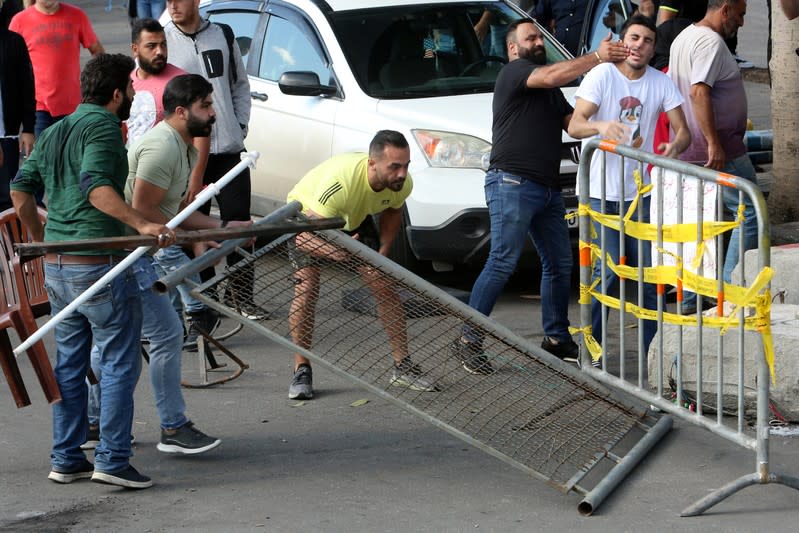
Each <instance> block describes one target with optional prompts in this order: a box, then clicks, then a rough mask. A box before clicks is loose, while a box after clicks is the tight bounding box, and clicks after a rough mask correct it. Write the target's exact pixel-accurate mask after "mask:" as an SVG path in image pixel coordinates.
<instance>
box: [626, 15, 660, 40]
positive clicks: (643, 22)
mask: <svg viewBox="0 0 799 533" xmlns="http://www.w3.org/2000/svg"><path fill="white" fill-rule="evenodd" d="M634 24H635V25H638V26H643V27H645V28H646V29H648V30H651V31H652V33H653V35H652V38H653V39H655V40H656V41H657V37H656V36H657V32H658V30H657V27H656V26H655V23H654V22H652V19H650V18H649V17H645V16H644V15H640V14H637V15H633V16H632V17H630V18H628V19H627V20H626V21H625V22H624V26H622V27H621V31H620V32H619V37H620V38H621V39H622V40H624V36H625V35H627V30H629V29H630V26H632V25H634Z"/></svg>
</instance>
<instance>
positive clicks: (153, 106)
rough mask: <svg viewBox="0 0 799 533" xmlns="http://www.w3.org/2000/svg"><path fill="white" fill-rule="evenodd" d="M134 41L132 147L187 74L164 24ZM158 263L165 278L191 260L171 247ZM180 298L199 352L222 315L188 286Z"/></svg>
mask: <svg viewBox="0 0 799 533" xmlns="http://www.w3.org/2000/svg"><path fill="white" fill-rule="evenodd" d="M132 37H133V38H132V44H131V49H132V50H133V57H134V58H136V60H137V61H138V64H139V67H138V68H137V69H136V70H134V71H133V72H131V74H130V77H131V79H132V80H133V88H134V89H136V97H135V98H134V99H133V107H132V108H131V110H130V118H129V119H128V122H127V125H128V146H129V147H130V146H133V145H134V143H135V142H136V140H137V139H138V138H139V137H141V136H142V135H143V134H144V133H146V132H148V131H150V129H152V128H153V126H155V125H156V124H158V123H159V122H160V121H161V120H162V119H163V118H164V105H163V97H164V87H166V84H167V83H168V82H169V80H171V79H172V78H174V77H175V76H178V75H180V74H185V73H186V72H185V71H183V70H181V69H179V68H178V67H176V66H175V65H172V64H171V63H168V62H167V57H168V56H167V43H166V35H165V34H164V28H163V27H162V26H161V23H160V22H158V21H157V20H154V19H151V18H145V19H138V20H137V21H136V22H135V23H134V25H133V35H132ZM194 138H195V139H197V140H198V141H195V142H198V147H199V146H201V145H202V144H203V143H205V144H207V142H208V135H196V136H194ZM194 251H195V255H199V254H201V253H203V252H204V251H205V245H204V244H201V243H197V245H196V246H195V247H194ZM155 261H156V270H157V271H159V274H162V275H163V274H166V273H167V272H171V271H173V270H176V269H178V268H180V267H181V266H183V265H184V264H186V262H188V261H189V258H188V256H187V255H186V254H185V253H184V252H183V249H182V248H181V247H179V246H169V247H168V248H163V249H161V250H158V252H157V253H156V254H155ZM192 281H195V282H197V283H199V282H200V278H199V276H194V277H193V278H192ZM177 294H178V295H179V297H174V298H173V300H172V301H173V304H174V305H175V309H177V310H178V313H180V312H181V310H182V311H185V312H186V317H187V327H186V331H187V333H186V339H185V342H184V348H185V349H187V350H189V351H196V350H197V335H198V334H199V331H200V330H202V331H204V332H206V333H208V334H211V333H213V332H214V330H216V328H217V327H218V326H219V322H220V318H219V313H217V312H216V311H214V310H212V309H210V308H208V306H206V305H205V304H204V303H202V302H201V301H199V300H198V299H197V298H194V297H193V296H192V295H191V291H190V289H189V288H188V287H187V286H186V285H184V284H180V285H178V287H177Z"/></svg>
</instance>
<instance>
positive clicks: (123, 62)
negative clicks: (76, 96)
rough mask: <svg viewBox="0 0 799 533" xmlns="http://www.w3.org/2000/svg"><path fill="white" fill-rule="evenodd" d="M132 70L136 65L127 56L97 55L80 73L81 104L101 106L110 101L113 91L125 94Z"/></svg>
mask: <svg viewBox="0 0 799 533" xmlns="http://www.w3.org/2000/svg"><path fill="white" fill-rule="evenodd" d="M134 68H136V63H134V62H133V59H131V58H130V57H129V56H126V55H123V54H97V55H96V56H94V57H93V58H91V59H90V60H89V62H88V63H86V66H85V67H83V71H82V72H81V73H80V96H81V102H83V103H86V104H97V105H101V106H102V105H106V104H107V103H108V102H110V101H111V99H112V98H113V97H114V91H115V90H117V89H119V90H120V91H122V92H123V93H125V91H127V89H128V82H130V73H131V72H132V71H133V69H134Z"/></svg>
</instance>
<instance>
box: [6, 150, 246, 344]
mask: <svg viewBox="0 0 799 533" xmlns="http://www.w3.org/2000/svg"><path fill="white" fill-rule="evenodd" d="M259 155H260V154H259V153H258V152H245V153H242V154H241V162H240V163H239V164H237V165H236V166H235V167H233V168H232V169H230V170H229V171H228V172H227V173H226V174H225V175H224V176H222V177H221V178H219V179H218V180H217V181H216V182H214V183H211V184H210V185H208V186H207V187H206V188H205V189H204V190H203V191H202V192H201V193H200V194H198V195H197V197H196V198H195V199H194V201H193V202H192V203H190V204H189V205H187V206H186V207H185V208H184V209H183V210H182V211H181V212H180V213H178V214H177V215H176V216H175V218H173V219H172V220H170V221H169V222H167V223H166V227H168V228H169V229H175V228H176V227H178V226H179V225H180V223H181V222H183V221H184V220H186V218H188V216H189V215H190V214H192V213H193V212H194V211H196V210H197V209H198V208H199V207H200V206H201V205H203V204H205V203H206V202H208V201H209V200H210V199H211V198H212V197H213V196H216V195H217V194H219V191H221V190H222V188H223V187H224V186H225V185H227V184H228V183H230V181H231V180H233V178H235V177H236V176H238V175H239V174H240V173H241V172H242V171H243V170H244V169H245V168H247V167H248V166H254V165H255V161H256V160H257V159H258V156H259ZM150 248H152V247H151V246H140V247H139V248H136V250H134V251H133V252H131V253H130V255H128V256H127V257H126V258H125V259H123V260H122V261H121V262H120V263H118V264H117V265H116V266H115V267H114V268H112V269H111V270H109V271H108V272H106V273H105V275H104V276H102V277H101V278H100V279H98V280H97V281H96V282H95V283H94V284H93V285H92V286H90V287H89V288H88V289H86V290H85V291H84V292H83V294H81V295H80V296H79V297H78V298H76V299H75V300H74V301H72V302H71V303H70V304H69V305H67V306H66V307H65V308H63V309H62V310H61V311H60V312H59V313H58V314H57V315H55V316H54V317H52V318H51V319H50V320H48V321H47V322H46V323H45V324H44V325H43V326H42V327H41V328H39V329H38V330H36V331H35V332H34V333H33V334H32V335H31V336H30V337H28V338H27V339H26V340H25V341H24V342H23V343H22V344H20V345H19V346H17V347H16V348H15V349H14V355H15V356H16V357H19V355H20V354H21V353H22V352H24V351H25V350H27V349H28V348H29V347H31V346H32V345H33V344H34V343H35V342H37V341H39V340H41V339H42V337H44V336H45V335H46V334H47V333H49V332H50V330H52V329H53V328H55V327H56V325H58V323H59V322H61V321H62V320H64V318H66V316H67V315H69V314H70V313H72V312H73V311H75V310H76V309H77V308H78V307H79V306H80V305H82V304H83V303H84V302H85V301H86V300H88V299H89V298H91V297H92V296H94V294H95V293H96V292H97V291H99V290H100V289H101V288H102V287H103V286H105V285H106V284H107V283H108V282H109V281H111V280H112V279H114V278H115V277H117V276H118V275H119V274H120V273H121V272H123V271H125V270H126V269H127V268H128V267H129V266H130V265H132V264H133V263H134V262H135V261H136V260H137V259H138V258H139V257H141V256H142V255H144V253H145V252H147V250H149V249H150Z"/></svg>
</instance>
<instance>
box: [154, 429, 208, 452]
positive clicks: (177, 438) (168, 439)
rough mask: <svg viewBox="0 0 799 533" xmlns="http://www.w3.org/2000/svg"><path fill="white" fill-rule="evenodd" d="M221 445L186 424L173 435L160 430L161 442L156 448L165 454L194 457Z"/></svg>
mask: <svg viewBox="0 0 799 533" xmlns="http://www.w3.org/2000/svg"><path fill="white" fill-rule="evenodd" d="M220 444H222V441H221V440H219V439H217V438H216V437H209V436H208V435H206V434H205V433H203V432H202V431H200V430H199V429H197V428H196V427H194V424H193V423H192V422H187V423H186V424H184V425H183V426H181V427H179V428H178V429H177V431H175V433H173V434H171V435H169V434H167V432H166V430H163V429H162V430H161V442H159V443H158V445H157V446H156V448H158V451H160V452H165V453H183V454H187V455H194V454H198V453H203V452H207V451H208V450H213V449H214V448H216V447H217V446H219V445H220Z"/></svg>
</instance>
